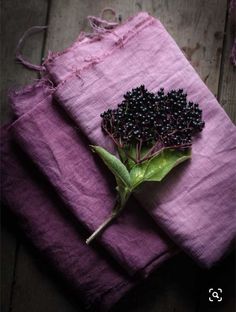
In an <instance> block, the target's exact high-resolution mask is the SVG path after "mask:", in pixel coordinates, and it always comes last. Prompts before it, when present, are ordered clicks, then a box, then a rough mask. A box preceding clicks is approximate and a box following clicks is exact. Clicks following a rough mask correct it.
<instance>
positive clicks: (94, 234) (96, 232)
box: [86, 211, 119, 245]
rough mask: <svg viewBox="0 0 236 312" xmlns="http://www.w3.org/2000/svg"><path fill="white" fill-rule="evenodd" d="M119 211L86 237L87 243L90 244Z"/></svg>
mask: <svg viewBox="0 0 236 312" xmlns="http://www.w3.org/2000/svg"><path fill="white" fill-rule="evenodd" d="M118 214H119V211H116V212H113V213H112V214H111V215H110V216H109V217H108V218H107V219H106V220H105V221H104V222H103V223H102V224H101V225H100V226H99V227H98V228H97V229H96V231H95V232H93V234H92V235H90V236H89V238H88V239H86V244H87V245H89V244H90V243H91V242H92V241H93V240H94V239H95V238H96V237H97V236H98V235H99V234H100V233H101V232H102V231H103V230H105V228H106V227H107V226H108V225H109V224H110V223H111V222H112V220H113V219H115V218H116V217H117V215H118Z"/></svg>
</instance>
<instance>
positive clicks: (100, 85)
mask: <svg viewBox="0 0 236 312" xmlns="http://www.w3.org/2000/svg"><path fill="white" fill-rule="evenodd" d="M83 40H85V41H83ZM83 40H82V41H81V42H80V41H79V42H77V43H76V44H74V45H73V47H72V48H71V49H68V50H67V51H65V52H64V53H62V54H61V55H58V56H56V57H55V60H54V59H53V58H52V59H51V60H49V62H48V63H47V62H46V64H45V66H46V67H47V69H48V71H49V74H50V75H51V78H52V79H54V82H55V83H59V85H58V87H57V89H56V91H55V93H54V97H55V98H56V99H57V100H58V102H59V103H60V104H61V106H63V107H64V108H65V109H66V111H67V112H68V113H69V114H70V116H72V118H73V119H74V120H75V122H76V123H77V125H78V127H80V129H81V130H82V131H83V132H84V133H85V134H86V135H87V137H88V138H89V139H90V141H91V142H92V143H93V144H97V145H100V146H103V147H105V148H107V149H108V150H110V151H111V152H114V147H113V144H112V142H111V140H109V139H108V138H107V137H105V136H104V134H103V133H102V131H101V118H100V113H102V112H103V111H104V110H107V109H108V108H114V107H116V105H117V104H118V103H119V102H121V101H122V96H123V94H124V93H126V92H127V91H128V90H130V89H132V88H134V87H137V86H139V85H140V84H145V86H146V87H147V88H148V89H149V90H151V91H157V90H158V89H159V88H160V87H164V88H165V90H166V91H168V90H170V89H179V88H183V89H184V90H185V91H186V92H187V94H188V99H189V100H191V101H194V102H197V103H199V104H200V106H201V108H202V109H203V118H204V120H205V121H206V127H205V129H204V131H203V132H202V135H201V136H200V137H198V138H197V139H196V140H195V141H194V144H193V150H192V154H193V157H192V160H191V162H190V163H188V164H184V165H183V166H181V168H177V169H176V170H175V172H174V173H172V174H170V175H169V176H168V177H167V178H166V179H165V181H164V183H160V184H157V183H147V184H146V185H145V186H144V187H142V189H140V190H139V191H138V192H137V194H136V197H137V198H138V200H139V201H140V203H141V204H142V206H143V207H144V208H145V209H146V211H148V213H149V214H150V215H151V216H152V217H153V219H154V220H155V222H156V223H157V224H158V225H160V226H161V227H162V228H163V229H164V230H165V231H166V233H168V235H169V236H170V237H171V238H172V239H173V240H174V241H175V242H176V243H177V244H178V245H179V246H180V247H181V248H183V249H184V250H185V251H186V252H187V253H189V254H190V255H191V256H192V257H193V258H194V259H196V260H197V261H198V262H200V263H201V264H203V265H204V266H207V267H210V266H212V265H213V264H214V263H216V262H217V261H219V260H220V259H221V258H222V256H223V255H224V254H225V253H226V252H227V251H228V250H229V248H230V246H231V245H232V241H233V239H234V238H235V202H236V197H235V196H236V195H235V194H236V192H235V190H236V166H235V164H236V133H235V126H234V125H233V124H232V122H231V121H230V119H229V118H228V116H227V115H226V113H225V112H224V110H223V109H222V108H221V107H220V105H219V103H218V102H217V100H216V99H215V97H214V96H213V94H212V93H211V92H210V91H209V89H208V88H207V87H206V85H205V84H204V83H203V82H202V80H201V79H200V77H199V76H198V74H197V73H196V72H195V70H194V69H193V68H192V66H191V65H190V64H189V62H188V61H187V60H186V58H185V56H184V55H183V54H182V52H181V50H180V49H179V48H178V46H177V45H176V43H175V42H174V40H173V39H172V38H171V36H170V35H169V34H168V32H167V31H166V30H165V28H164V27H163V25H162V24H161V23H160V22H159V21H158V20H156V19H155V18H153V17H151V16H149V15H148V14H147V13H139V14H138V15H136V16H135V17H133V18H131V19H129V20H128V21H127V22H126V23H125V24H123V25H121V26H119V27H117V28H115V29H114V30H113V31H110V32H108V33H104V34H102V35H101V34H99V36H98V37H97V38H96V37H95V38H94V39H93V40H92V39H83ZM96 40H97V41H96ZM95 43H96V45H95ZM103 43H104V46H103ZM83 45H85V46H86V53H88V54H89V55H90V54H91V60H93V61H91V62H90V63H89V65H88V66H86V65H84V66H81V63H80V62H79V64H78V62H77V60H78V58H79V57H80V51H81V49H83ZM94 45H95V46H96V47H98V46H101V47H103V48H104V49H103V50H102V51H101V53H100V54H99V57H96V55H97V53H98V52H97V51H96V49H95V48H94ZM94 54H96V55H94ZM81 58H82V59H83V60H84V64H85V63H86V62H85V58H84V55H83V54H81ZM77 64H78V65H77ZM62 68H64V71H63V73H62ZM72 69H73V70H72ZM72 71H74V74H71V72H72ZM146 194H149V195H148V196H146ZM109 230H110V229H108V231H109Z"/></svg>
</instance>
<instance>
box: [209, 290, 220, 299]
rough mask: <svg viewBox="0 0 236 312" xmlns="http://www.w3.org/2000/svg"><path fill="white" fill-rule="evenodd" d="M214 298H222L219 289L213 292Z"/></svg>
mask: <svg viewBox="0 0 236 312" xmlns="http://www.w3.org/2000/svg"><path fill="white" fill-rule="evenodd" d="M211 295H212V297H213V298H217V299H220V298H219V294H218V292H217V291H213V293H212V294H211Z"/></svg>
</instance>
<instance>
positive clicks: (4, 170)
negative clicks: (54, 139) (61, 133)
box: [1, 129, 135, 312]
mask: <svg viewBox="0 0 236 312" xmlns="http://www.w3.org/2000/svg"><path fill="white" fill-rule="evenodd" d="M1 156H2V157H1V174H2V183H1V191H2V194H3V199H4V200H5V202H6V203H7V205H8V206H9V208H10V209H11V211H12V212H13V213H14V215H15V216H16V217H17V220H18V223H19V224H20V226H21V227H22V229H23V230H24V232H25V234H26V235H27V236H28V238H29V239H30V241H31V242H32V243H33V244H34V246H35V247H36V248H37V249H38V250H39V251H40V252H41V254H42V255H43V256H44V257H45V258H46V259H47V260H49V261H50V263H51V264H52V266H53V268H54V269H56V270H57V271H59V272H60V274H61V275H62V276H63V278H64V279H65V280H66V281H67V283H68V285H69V286H70V287H71V289H74V294H75V295H76V297H78V296H80V298H81V300H82V301H83V302H84V304H85V307H87V308H88V309H89V310H92V311H102V312H103V311H107V310H109V309H110V308H111V306H112V305H114V304H115V303H116V302H117V301H118V300H119V299H120V298H121V297H122V296H123V295H124V294H125V293H126V292H127V291H128V290H129V289H131V288H132V287H133V286H134V285H135V281H132V280H131V279H130V278H129V276H127V274H125V273H124V271H122V270H121V268H119V266H117V265H116V264H115V263H114V261H111V259H109V257H108V256H107V255H104V252H102V250H101V248H94V247H88V246H87V245H86V244H84V239H85V237H86V233H84V231H83V229H82V228H81V227H80V226H79V224H78V223H77V222H75V219H74V218H73V217H71V215H70V214H68V209H67V207H65V205H64V204H63V203H62V202H61V201H60V200H59V198H58V196H57V194H56V193H55V192H54V190H53V189H52V187H51V186H50V185H49V184H48V182H47V181H46V179H45V178H44V177H43V176H42V175H41V174H40V173H39V172H38V170H37V168H35V166H34V165H33V164H31V161H30V160H28V158H27V157H26V156H25V154H24V153H22V151H21V150H20V149H19V148H18V147H17V146H16V144H15V142H14V140H13V138H12V135H11V134H10V133H9V131H8V130H7V129H2V131H1Z"/></svg>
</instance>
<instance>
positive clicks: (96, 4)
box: [1, 0, 236, 312]
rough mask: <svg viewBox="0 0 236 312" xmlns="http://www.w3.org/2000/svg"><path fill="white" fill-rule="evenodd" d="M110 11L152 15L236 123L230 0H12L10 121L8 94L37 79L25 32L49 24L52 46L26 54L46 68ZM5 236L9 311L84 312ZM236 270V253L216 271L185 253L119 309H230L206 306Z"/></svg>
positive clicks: (7, 8) (6, 51)
mask: <svg viewBox="0 0 236 312" xmlns="http://www.w3.org/2000/svg"><path fill="white" fill-rule="evenodd" d="M104 7H113V8H114V9H115V10H116V12H117V14H118V15H119V16H120V18H121V20H125V19H126V18H127V17H128V16H130V15H132V14H135V13H136V12H138V11H148V12H150V13H151V14H152V15H154V16H156V17H157V18H159V19H160V21H161V22H162V23H163V24H164V26H165V27H166V29H167V30H168V31H169V32H170V34H171V35H172V36H173V38H174V39H175V40H176V42H177V44H178V45H179V46H180V47H181V48H182V50H183V51H184V53H185V54H186V56H187V58H188V59H189V61H190V62H191V63H192V65H193V67H194V68H195V69H196V70H197V72H198V73H199V75H200V76H201V78H202V79H203V80H204V81H205V83H206V84H207V86H208V87H209V88H210V90H211V91H212V92H213V93H214V94H215V95H217V93H218V96H219V99H220V101H221V103H222V105H223V106H224V107H225V109H226V111H227V112H228V114H229V115H230V116H231V118H233V119H234V120H235V109H236V108H235V106H236V105H235V102H236V94H235V92H236V90H235V89H236V88H235V87H234V82H235V79H236V78H235V70H234V69H233V67H232V66H231V64H230V63H229V60H228V54H229V51H230V46H231V41H232V32H231V31H230V29H231V28H230V23H229V22H227V21H226V17H227V14H226V12H227V11H226V10H227V0H209V1H206V0H192V1H189V0H175V1H173V0H172V1H170V0H153V1H151V0H145V1H144V0H136V1H134V0H116V1H115V0H100V1H94V0H87V1H82V0H67V1H65V0H51V1H50V0H48V1H46V0H42V1H37V0H27V1H24V2H22V1H20V0H14V1H6V0H5V1H4V2H3V12H2V15H3V17H4V21H3V25H4V27H3V34H2V37H3V42H5V45H4V47H3V53H2V54H3V55H2V56H3V58H2V59H3V64H2V68H3V72H4V73H5V77H4V78H5V79H4V80H5V81H3V83H2V89H1V92H2V94H3V95H2V98H3V99H4V100H3V102H2V104H1V106H2V110H3V119H4V120H6V119H7V116H8V105H7V100H6V90H7V89H8V88H9V87H12V86H15V85H19V84H25V83H26V82H28V81H30V80H32V79H34V78H36V77H37V75H36V74H35V73H34V72H30V71H27V70H23V68H22V67H21V66H20V65H16V64H14V62H13V57H14V53H13V51H14V49H15V46H16V42H17V40H18V39H19V37H20V35H21V34H22V33H23V31H24V30H25V29H27V28H28V27H29V26H32V25H36V24H38V25H45V24H46V22H47V23H48V25H49V28H48V31H47V36H46V41H45V42H44V36H43V34H41V35H36V36H33V37H31V39H30V43H29V44H27V46H26V48H25V50H24V54H25V55H26V56H27V57H28V58H29V59H31V60H32V62H34V63H40V60H41V56H42V55H44V56H46V55H47V52H48V50H52V51H60V50H63V49H64V48H66V47H67V46H68V45H70V44H71V43H72V42H73V40H75V38H76V37H77V36H78V34H79V32H80V31H82V30H83V31H89V27H88V23H87V19H86V17H87V15H96V16H98V15H99V14H100V12H101V10H102V9H103V8H104ZM107 16H108V17H109V15H107ZM225 25H227V27H226V28H225ZM225 29H226V30H227V36H226V37H224V33H225ZM32 47H33V48H32ZM43 47H45V48H43ZM4 233H6V234H4V235H3V241H4V245H3V248H4V250H3V253H5V255H4V257H3V270H5V271H4V274H5V277H4V279H3V284H4V290H3V292H2V297H3V308H4V309H2V311H3V312H8V311H9V312H10V311H11V312H29V311H30V312H31V311H32V312H41V311H46V312H64V311H67V312H73V311H78V312H82V309H81V308H79V306H78V305H77V304H76V303H75V301H74V299H73V298H71V297H70V296H69V295H68V294H67V292H66V291H65V290H64V289H63V287H61V286H60V284H61V280H60V279H59V280H58V279H57V278H56V277H55V276H54V274H53V273H52V272H50V269H47V267H48V265H47V264H46V263H44V262H42V260H41V258H40V257H39V255H38V254H37V253H36V252H35V251H34V250H33V249H32V248H31V247H30V246H28V244H25V243H24V244H23V245H20V246H19V248H18V250H16V242H15V236H16V234H14V231H13V233H12V232H11V231H10V232H9V233H10V234H9V235H8V232H4ZM14 235H15V236H14ZM4 246H5V247H4ZM4 268H5V269H4ZM233 271H234V265H233V256H231V258H230V260H227V261H226V263H225V264H224V262H223V263H222V264H221V266H219V267H218V268H216V269H213V270H209V271H204V270H202V269H200V268H199V267H197V266H196V265H195V264H194V263H193V262H192V261H191V260H190V259H189V258H188V257H187V256H186V255H179V256H176V257H175V258H174V259H172V260H170V261H168V262H167V263H166V264H165V265H164V266H163V267H161V269H159V270H157V272H156V273H155V274H153V276H152V277H150V278H149V279H148V280H147V281H145V282H144V283H143V284H142V285H140V286H139V287H137V288H136V289H134V290H133V291H132V292H131V293H130V294H128V295H127V296H126V297H125V298H124V299H123V300H122V301H121V302H120V304H118V305H117V307H115V309H114V311H116V312H121V311H122V312H123V311H131V312H134V311H135V312H136V311H138V312H144V311H145V312H173V311H176V312H205V311H214V312H221V311H227V312H228V311H229V312H231V310H232V307H233V305H232V296H231V297H229V298H228V297H227V298H226V301H225V303H224V305H222V306H220V307H214V310H211V308H212V307H209V306H208V305H207V304H206V298H207V295H208V289H207V286H208V284H209V283H211V281H214V278H213V277H214V274H215V275H216V276H219V279H218V281H220V282H222V283H223V284H224V285H225V283H226V282H227V281H228V280H229V283H230V285H232V284H233V279H229V276H230V274H231V275H233ZM12 285H13V286H14V287H13V288H12ZM227 289H228V288H227ZM223 309H227V310H223ZM232 311H233V310H232Z"/></svg>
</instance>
